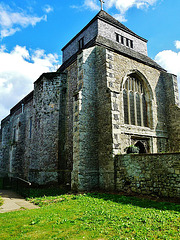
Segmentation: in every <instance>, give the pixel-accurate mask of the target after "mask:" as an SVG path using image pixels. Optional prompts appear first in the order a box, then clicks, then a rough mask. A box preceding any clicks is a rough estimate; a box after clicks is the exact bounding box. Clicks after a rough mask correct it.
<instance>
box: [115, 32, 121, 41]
mask: <svg viewBox="0 0 180 240" xmlns="http://www.w3.org/2000/svg"><path fill="white" fill-rule="evenodd" d="M119 37H120V35H119V34H118V33H116V41H117V42H119Z"/></svg>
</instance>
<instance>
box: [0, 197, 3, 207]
mask: <svg viewBox="0 0 180 240" xmlns="http://www.w3.org/2000/svg"><path fill="white" fill-rule="evenodd" d="M2 205H3V199H2V197H1V196H0V206H2Z"/></svg>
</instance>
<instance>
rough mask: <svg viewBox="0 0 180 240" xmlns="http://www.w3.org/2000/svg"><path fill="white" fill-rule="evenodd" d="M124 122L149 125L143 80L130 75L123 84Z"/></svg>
mask: <svg viewBox="0 0 180 240" xmlns="http://www.w3.org/2000/svg"><path fill="white" fill-rule="evenodd" d="M123 103H124V123H125V124H131V125H137V126H144V127H148V114H147V101H146V91H145V87H144V83H143V81H141V80H140V79H139V78H138V77H137V76H136V75H133V74H132V75H129V76H128V78H127V80H126V82H125V83H124V86H123Z"/></svg>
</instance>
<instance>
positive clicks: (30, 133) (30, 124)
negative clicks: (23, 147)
mask: <svg viewBox="0 0 180 240" xmlns="http://www.w3.org/2000/svg"><path fill="white" fill-rule="evenodd" d="M29 138H32V117H31V118H30V120H29Z"/></svg>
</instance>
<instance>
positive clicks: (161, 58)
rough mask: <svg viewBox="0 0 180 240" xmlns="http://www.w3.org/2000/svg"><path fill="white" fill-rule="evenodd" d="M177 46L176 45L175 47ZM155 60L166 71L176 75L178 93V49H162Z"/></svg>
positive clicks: (179, 56)
mask: <svg viewBox="0 0 180 240" xmlns="http://www.w3.org/2000/svg"><path fill="white" fill-rule="evenodd" d="M177 42H180V41H176V44H177ZM178 46H179V45H178ZM178 46H177V45H176V47H177V48H178ZM155 61H156V62H157V63H158V64H159V65H161V66H162V67H163V68H165V69H166V70H167V71H168V72H170V73H173V74H176V75H177V79H178V86H179V93H180V51H179V52H174V51H172V50H164V51H162V52H159V53H158V54H157V55H156V56H155Z"/></svg>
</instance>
